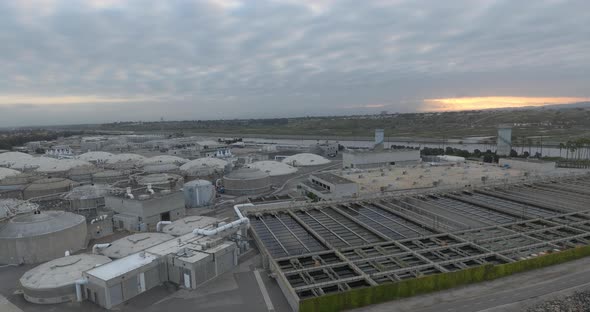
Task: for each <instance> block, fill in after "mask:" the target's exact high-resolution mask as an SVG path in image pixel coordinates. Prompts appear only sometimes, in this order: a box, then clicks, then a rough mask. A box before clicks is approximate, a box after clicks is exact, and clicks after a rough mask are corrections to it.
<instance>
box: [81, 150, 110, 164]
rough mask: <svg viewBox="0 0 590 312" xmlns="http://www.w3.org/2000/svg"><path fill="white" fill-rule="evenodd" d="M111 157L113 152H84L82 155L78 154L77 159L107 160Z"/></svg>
mask: <svg viewBox="0 0 590 312" xmlns="http://www.w3.org/2000/svg"><path fill="white" fill-rule="evenodd" d="M111 157H113V154H111V153H108V152H88V153H84V154H82V155H79V156H78V157H76V158H78V159H81V160H84V161H101V162H103V161H107V160H108V159H110V158H111Z"/></svg>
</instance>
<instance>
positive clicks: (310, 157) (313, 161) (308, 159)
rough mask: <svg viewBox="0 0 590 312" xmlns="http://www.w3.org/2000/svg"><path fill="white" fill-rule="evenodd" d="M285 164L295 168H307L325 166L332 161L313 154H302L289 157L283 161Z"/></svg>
mask: <svg viewBox="0 0 590 312" xmlns="http://www.w3.org/2000/svg"><path fill="white" fill-rule="evenodd" d="M282 162H283V163H284V164H289V165H291V166H293V167H306V166H317V165H325V164H328V163H330V160H329V159H327V158H324V157H322V156H320V155H316V154H311V153H300V154H295V155H292V156H289V157H286V158H285V159H283V160H282Z"/></svg>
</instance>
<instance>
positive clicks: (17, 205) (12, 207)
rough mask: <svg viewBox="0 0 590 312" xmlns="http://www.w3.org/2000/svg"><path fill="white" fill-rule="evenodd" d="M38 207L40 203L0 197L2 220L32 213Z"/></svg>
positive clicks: (0, 218)
mask: <svg viewBox="0 0 590 312" xmlns="http://www.w3.org/2000/svg"><path fill="white" fill-rule="evenodd" d="M38 208H39V205H37V204H35V203H31V202H28V201H24V200H20V199H15V198H6V199H0V221H5V220H8V219H10V218H12V217H14V216H16V215H19V214H27V213H31V212H33V211H34V210H37V209H38ZM0 227H1V225H0Z"/></svg>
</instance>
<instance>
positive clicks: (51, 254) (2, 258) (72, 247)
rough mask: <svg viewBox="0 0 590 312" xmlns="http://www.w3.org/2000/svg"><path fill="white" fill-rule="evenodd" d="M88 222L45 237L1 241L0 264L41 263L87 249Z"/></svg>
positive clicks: (3, 239)
mask: <svg viewBox="0 0 590 312" xmlns="http://www.w3.org/2000/svg"><path fill="white" fill-rule="evenodd" d="M86 235H87V229H86V222H81V223H79V224H77V225H75V226H73V227H71V228H68V229H65V230H63V231H59V232H53V233H49V234H45V235H39V236H32V237H23V238H14V239H5V238H1V239H0V264H8V263H9V264H20V263H27V264H28V263H40V262H45V261H49V260H53V259H57V258H61V257H63V256H64V252H65V251H66V250H69V251H71V252H76V251H78V250H81V249H84V248H86Z"/></svg>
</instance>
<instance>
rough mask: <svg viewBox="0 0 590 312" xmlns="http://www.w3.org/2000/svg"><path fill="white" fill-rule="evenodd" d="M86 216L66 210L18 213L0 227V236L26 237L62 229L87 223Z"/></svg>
mask: <svg viewBox="0 0 590 312" xmlns="http://www.w3.org/2000/svg"><path fill="white" fill-rule="evenodd" d="M85 222H86V218H84V217H83V216H80V215H77V214H73V213H71V212H65V211H42V212H41V213H40V214H24V215H18V216H16V217H14V218H12V219H10V220H9V221H8V222H6V224H5V225H4V227H2V228H0V238H24V237H32V236H39V235H44V234H49V233H54V232H58V231H62V230H65V229H68V228H71V227H74V226H76V225H78V224H80V223H85Z"/></svg>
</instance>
